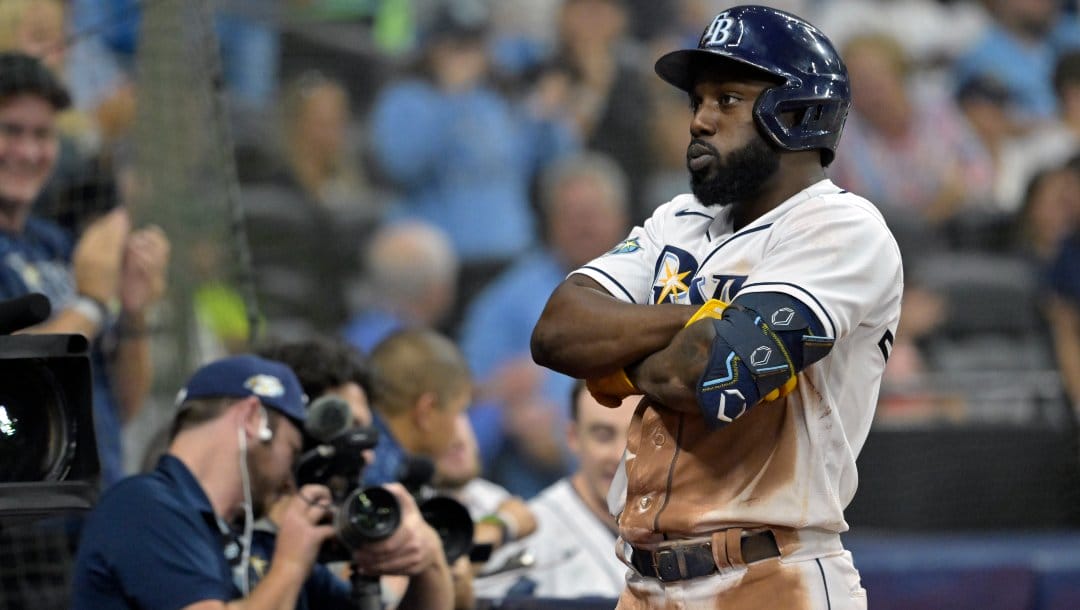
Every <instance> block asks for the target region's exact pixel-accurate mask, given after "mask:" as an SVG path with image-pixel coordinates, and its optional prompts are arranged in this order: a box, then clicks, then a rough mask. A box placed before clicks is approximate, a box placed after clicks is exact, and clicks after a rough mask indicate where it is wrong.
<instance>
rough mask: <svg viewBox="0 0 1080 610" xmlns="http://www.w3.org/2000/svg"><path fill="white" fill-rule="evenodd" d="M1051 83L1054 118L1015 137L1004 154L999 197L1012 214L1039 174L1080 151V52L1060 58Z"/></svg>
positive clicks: (1071, 52)
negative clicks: (1053, 98) (1054, 110)
mask: <svg viewBox="0 0 1080 610" xmlns="http://www.w3.org/2000/svg"><path fill="white" fill-rule="evenodd" d="M1051 82H1052V83H1053V90H1054V95H1055V99H1056V100H1057V112H1056V114H1055V115H1054V117H1053V119H1052V120H1050V121H1044V122H1043V123H1041V124H1040V125H1039V126H1038V127H1036V128H1035V129H1033V130H1029V131H1027V132H1025V133H1023V134H1021V135H1020V136H1019V137H1016V138H1013V139H1012V140H1011V141H1009V142H1008V144H1007V145H1006V146H1005V147H1004V149H1003V150H1002V153H1001V154H1002V160H1001V161H1002V163H1001V167H1000V170H999V171H1000V172H1002V173H1001V174H1000V175H999V176H998V179H997V189H998V198H999V200H1000V201H1002V202H1003V203H1004V204H1005V205H1006V207H1005V209H1006V210H1008V211H1010V212H1014V213H1015V212H1016V211H1017V210H1018V209H1019V208H1020V206H1021V205H1022V204H1023V201H1024V187H1025V186H1027V184H1028V182H1029V181H1030V180H1031V178H1032V177H1033V176H1034V175H1035V174H1036V173H1038V172H1039V171H1042V170H1047V169H1051V168H1054V167H1059V166H1061V165H1063V164H1064V163H1065V162H1066V161H1068V160H1069V158H1070V157H1072V156H1073V155H1074V154H1076V153H1077V151H1080V49H1076V50H1072V51H1066V52H1064V53H1062V54H1061V55H1060V57H1059V58H1058V61H1057V64H1056V65H1055V66H1054V72H1053V77H1052V80H1051Z"/></svg>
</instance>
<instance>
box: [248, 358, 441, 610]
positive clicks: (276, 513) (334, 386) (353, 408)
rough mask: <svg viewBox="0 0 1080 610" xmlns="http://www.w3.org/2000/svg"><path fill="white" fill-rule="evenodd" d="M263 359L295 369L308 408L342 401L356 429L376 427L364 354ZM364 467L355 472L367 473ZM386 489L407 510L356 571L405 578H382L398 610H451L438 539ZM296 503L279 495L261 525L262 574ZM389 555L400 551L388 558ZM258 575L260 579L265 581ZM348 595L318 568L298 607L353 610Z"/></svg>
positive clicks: (395, 488)
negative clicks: (330, 398)
mask: <svg viewBox="0 0 1080 610" xmlns="http://www.w3.org/2000/svg"><path fill="white" fill-rule="evenodd" d="M258 353H259V355H261V356H263V357H266V358H271V359H274V360H277V361H280V362H283V363H285V364H287V365H288V366H289V367H290V368H292V370H293V371H294V372H295V373H296V375H297V378H298V379H299V381H300V385H301V386H302V387H303V390H304V392H305V393H306V394H307V395H308V397H309V398H310V400H311V404H314V403H315V402H316V401H318V400H319V399H320V398H323V397H327V396H334V397H337V398H340V399H341V400H342V401H344V402H345V403H346V404H347V405H348V406H349V414H350V416H351V419H352V421H351V425H352V426H360V427H369V426H371V423H372V417H371V410H370V409H369V407H368V403H367V392H366V390H365V386H366V385H367V383H368V377H367V368H366V366H365V363H364V362H363V359H362V357H361V355H360V354H359V353H358V352H357V351H356V350H354V349H353V348H352V347H351V346H349V345H348V344H345V343H342V342H340V341H334V340H330V339H312V340H306V341H296V342H289V343H271V344H267V345H265V346H263V347H261V348H260V349H259V350H258ZM363 455H364V457H363V459H362V460H361V461H362V462H364V464H370V463H371V462H372V460H373V459H374V452H372V451H370V450H367V451H364V452H363ZM364 464H360V465H358V466H357V468H358V469H362V467H363V466H364ZM357 482H359V481H357ZM387 488H388V489H389V490H390V491H391V493H393V494H394V497H395V499H396V500H397V502H398V504H399V505H400V506H401V507H402V509H403V513H404V514H403V518H402V522H401V524H400V525H399V526H398V528H397V531H396V532H395V533H394V534H393V536H391V538H390V539H388V540H384V541H380V542H376V543H372V544H370V545H365V547H364V552H363V553H359V554H357V557H356V558H355V559H356V563H355V565H357V566H358V567H360V568H362V569H363V572H364V573H365V574H398V575H407V576H408V580H407V582H405V583H403V582H401V579H400V578H384V579H383V585H384V588H386V589H387V590H388V591H389V593H388V594H387V595H384V598H385V597H398V596H400V595H401V594H402V593H404V597H402V598H401V600H400V603H398V604H396V607H397V608H402V609H416V610H429V609H436V608H449V607H450V604H451V598H452V590H451V582H450V578H449V572H448V568H447V567H446V562H445V557H444V555H443V548H442V545H441V542H440V541H439V537H438V534H437V533H436V532H435V531H434V530H433V529H432V528H431V526H430V525H428V524H427V523H426V522H425V521H424V519H423V518H422V517H421V516H420V513H419V512H418V511H417V509H416V502H415V500H414V499H413V498H412V497H411V496H410V495H409V493H408V492H407V491H406V490H405V489H404V488H403V487H402V486H401V485H397V484H391V485H387ZM291 499H292V494H291V493H286V494H285V495H283V496H281V498H280V499H278V500H277V501H276V502H274V504H273V506H271V507H270V509H269V512H268V514H267V515H266V518H265V519H262V520H261V521H259V522H258V523H257V524H256V527H257V530H256V532H255V539H254V542H255V544H254V547H253V550H252V556H253V557H255V558H257V560H261V561H255V562H253V564H254V567H255V570H256V572H257V573H258V572H259V571H260V568H261V569H262V570H265V569H266V567H267V566H272V561H271V559H272V557H273V553H274V549H275V547H276V546H278V544H277V540H276V538H277V536H278V534H277V529H278V523H279V522H280V520H281V513H282V511H284V510H286V509H287V507H288V505H289V503H290V502H291ZM390 550H393V551H395V552H394V553H391V552H388V551H390ZM256 576H257V577H260V576H261V574H256ZM401 589H404V591H401ZM351 593H352V591H351V590H350V585H349V583H348V582H346V581H345V580H343V579H341V578H339V577H338V576H336V575H335V574H333V573H332V572H331V571H330V570H329V569H328V568H327V567H326V566H324V565H322V564H317V565H316V566H315V569H314V571H313V573H312V576H311V578H309V579H308V581H307V582H306V583H305V584H304V589H303V591H302V592H301V595H300V598H299V600H298V603H297V605H296V608H297V610H307V609H308V608H322V609H333V608H342V609H344V608H351V607H353V601H352V600H350V594H351Z"/></svg>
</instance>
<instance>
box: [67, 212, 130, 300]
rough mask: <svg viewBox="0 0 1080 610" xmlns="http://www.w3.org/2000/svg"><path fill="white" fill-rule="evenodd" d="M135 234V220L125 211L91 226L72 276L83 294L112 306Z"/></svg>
mask: <svg viewBox="0 0 1080 610" xmlns="http://www.w3.org/2000/svg"><path fill="white" fill-rule="evenodd" d="M130 231H131V219H130V218H129V217H128V213H127V211H126V210H124V209H123V208H116V209H115V210H113V211H111V212H109V213H108V214H105V215H104V216H102V217H101V218H98V219H97V220H95V221H94V222H92V223H90V225H89V226H88V227H86V230H85V231H83V234H82V237H81V238H80V239H79V243H77V244H75V252H74V253H73V254H72V256H71V267H72V275H73V276H74V277H75V288H76V290H77V291H78V292H79V294H84V295H86V296H88V297H91V298H93V299H96V300H98V301H100V302H102V303H106V304H107V303H111V302H113V299H115V298H116V296H117V289H118V286H119V283H120V268H121V261H123V258H124V243H125V242H126V241H127V238H128V233H129V232H130Z"/></svg>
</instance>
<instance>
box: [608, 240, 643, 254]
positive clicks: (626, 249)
mask: <svg viewBox="0 0 1080 610" xmlns="http://www.w3.org/2000/svg"><path fill="white" fill-rule="evenodd" d="M640 249H641V244H639V243H638V238H636V237H631V238H630V239H626V240H623V241H622V242H620V243H619V245H617V246H615V247H614V248H612V249H611V250H608V254H630V253H631V252H637V251H638V250H640Z"/></svg>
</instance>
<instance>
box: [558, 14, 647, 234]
mask: <svg viewBox="0 0 1080 610" xmlns="http://www.w3.org/2000/svg"><path fill="white" fill-rule="evenodd" d="M627 11H628V9H627V7H626V6H624V3H623V2H620V1H619V0H566V1H565V2H563V4H562V8H561V10H560V13H559V21H558V30H557V31H558V41H557V48H556V52H555V55H554V57H553V58H552V61H553V63H554V64H555V66H556V67H558V69H561V70H563V71H565V73H566V75H567V76H568V81H569V82H568V87H567V89H566V95H565V100H564V102H563V106H562V112H564V113H566V114H567V115H569V116H571V117H572V118H573V119H574V123H575V124H576V126H577V130H578V133H579V134H580V135H581V139H582V142H583V144H584V145H585V147H586V148H589V149H590V150H595V151H598V152H602V153H604V154H607V155H609V156H611V158H612V159H614V160H615V161H616V162H617V163H618V164H619V166H620V167H621V168H622V169H623V171H624V172H625V173H626V175H627V178H628V179H629V181H630V190H629V191H628V193H629V196H630V198H631V202H630V203H631V206H632V209H633V214H632V215H633V217H634V218H635V219H638V218H645V217H646V216H647V215H648V213H647V211H646V210H644V209H642V206H643V205H644V201H639V200H640V199H643V197H642V194H643V193H642V187H643V185H644V180H645V178H646V176H647V175H648V172H649V169H650V168H651V166H652V158H651V155H650V149H649V132H648V130H647V129H642V125H646V124H648V121H649V116H650V114H651V92H650V90H649V88H648V85H647V84H646V80H645V78H644V77H643V75H642V74H641V72H640V69H639V68H638V67H637V65H636V64H635V63H634V62H632V61H631V60H633V59H636V58H635V57H633V56H634V55H635V53H633V52H632V49H631V47H630V41H629V39H628V37H627V32H628V29H629V15H628V12H627Z"/></svg>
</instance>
